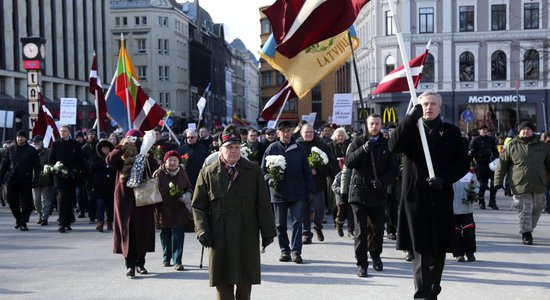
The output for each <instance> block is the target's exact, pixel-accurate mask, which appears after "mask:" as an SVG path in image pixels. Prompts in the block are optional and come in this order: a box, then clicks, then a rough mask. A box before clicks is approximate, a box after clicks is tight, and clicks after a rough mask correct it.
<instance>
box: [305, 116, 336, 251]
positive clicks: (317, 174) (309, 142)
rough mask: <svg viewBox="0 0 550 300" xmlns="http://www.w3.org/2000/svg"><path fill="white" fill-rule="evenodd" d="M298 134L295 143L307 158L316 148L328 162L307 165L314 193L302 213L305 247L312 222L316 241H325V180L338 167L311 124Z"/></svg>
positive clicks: (308, 242) (309, 239)
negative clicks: (300, 147)
mask: <svg viewBox="0 0 550 300" xmlns="http://www.w3.org/2000/svg"><path fill="white" fill-rule="evenodd" d="M300 134H301V137H300V138H299V139H298V140H297V141H296V142H297V143H298V144H299V145H301V146H302V147H303V148H304V150H305V151H306V155H307V156H308V157H309V156H311V155H312V148H313V147H316V148H317V149H319V150H321V151H323V152H324V153H325V154H326V156H327V158H328V162H327V163H326V164H323V165H321V166H312V165H309V167H310V168H311V174H312V176H313V185H314V192H313V200H312V201H311V202H306V206H305V211H304V212H305V218H304V221H303V231H302V243H303V244H304V245H307V244H311V238H312V237H313V233H312V232H311V222H312V221H313V224H314V225H313V229H314V230H315V234H316V235H317V240H319V241H320V242H322V241H324V240H325V236H324V234H323V230H322V229H323V216H324V214H325V187H326V180H327V177H329V176H333V177H334V176H336V173H338V172H337V169H338V166H337V163H336V159H335V158H334V157H333V156H332V154H331V153H330V150H329V148H328V146H327V144H326V143H325V142H324V141H323V140H322V139H321V138H319V137H317V136H315V132H314V131H313V126H312V125H311V124H304V125H303V126H302V129H301V130H300ZM312 214H313V215H312Z"/></svg>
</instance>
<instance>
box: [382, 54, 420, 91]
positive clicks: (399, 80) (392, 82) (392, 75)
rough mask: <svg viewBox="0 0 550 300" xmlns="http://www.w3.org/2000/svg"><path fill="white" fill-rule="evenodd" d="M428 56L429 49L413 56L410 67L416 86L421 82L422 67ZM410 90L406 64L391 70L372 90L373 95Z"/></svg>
mask: <svg viewBox="0 0 550 300" xmlns="http://www.w3.org/2000/svg"><path fill="white" fill-rule="evenodd" d="M427 56H428V49H426V51H424V53H422V54H421V55H419V56H417V57H415V58H413V59H412V60H411V61H409V67H410V68H411V74H412V77H413V82H414V87H415V88H416V87H417V86H418V83H419V82H420V76H421V74H422V68H423V67H424V62H425V61H426V57H427ZM408 90H409V84H408V83H407V75H406V74H405V66H401V67H399V68H397V69H395V70H393V71H391V72H389V73H388V74H387V75H386V76H384V78H382V81H380V83H378V86H377V87H376V89H375V90H374V92H372V94H373V95H376V94H381V93H398V92H404V91H408Z"/></svg>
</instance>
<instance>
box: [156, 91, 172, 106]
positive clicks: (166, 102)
mask: <svg viewBox="0 0 550 300" xmlns="http://www.w3.org/2000/svg"><path fill="white" fill-rule="evenodd" d="M159 104H160V106H162V107H164V108H170V93H162V92H161V93H159Z"/></svg>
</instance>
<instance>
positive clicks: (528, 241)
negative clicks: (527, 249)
mask: <svg viewBox="0 0 550 300" xmlns="http://www.w3.org/2000/svg"><path fill="white" fill-rule="evenodd" d="M521 235H522V238H521V239H522V242H523V244H524V245H533V235H532V234H531V232H524V233H522V234H521Z"/></svg>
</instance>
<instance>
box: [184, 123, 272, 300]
mask: <svg viewBox="0 0 550 300" xmlns="http://www.w3.org/2000/svg"><path fill="white" fill-rule="evenodd" d="M221 141H222V143H221V147H220V157H219V160H217V161H215V162H213V163H211V164H209V165H207V166H205V167H204V168H203V169H201V171H200V172H199V176H198V180H197V184H196V186H195V190H194V193H193V204H192V206H193V216H194V220H195V228H196V232H197V237H198V239H199V242H200V243H201V244H202V245H203V246H204V247H207V248H210V251H209V267H208V274H209V280H210V286H214V287H216V292H217V295H218V299H250V295H251V289H252V285H253V284H260V282H261V277H260V241H259V236H260V235H261V240H262V242H261V245H262V247H263V248H265V247H267V246H268V245H269V244H271V243H272V242H273V238H274V237H275V236H276V231H275V223H274V221H273V213H272V210H271V206H270V205H269V198H268V193H267V188H266V184H265V181H264V179H263V176H262V171H261V169H260V168H259V166H258V165H257V164H256V163H253V162H250V161H248V160H246V159H241V138H240V136H239V132H238V130H237V128H236V127H235V126H233V125H229V126H228V127H226V128H225V129H224V131H223V134H222V137H221ZM235 286H236V291H235Z"/></svg>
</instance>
